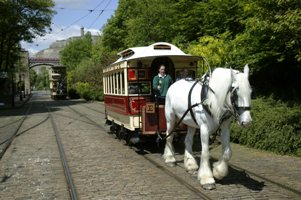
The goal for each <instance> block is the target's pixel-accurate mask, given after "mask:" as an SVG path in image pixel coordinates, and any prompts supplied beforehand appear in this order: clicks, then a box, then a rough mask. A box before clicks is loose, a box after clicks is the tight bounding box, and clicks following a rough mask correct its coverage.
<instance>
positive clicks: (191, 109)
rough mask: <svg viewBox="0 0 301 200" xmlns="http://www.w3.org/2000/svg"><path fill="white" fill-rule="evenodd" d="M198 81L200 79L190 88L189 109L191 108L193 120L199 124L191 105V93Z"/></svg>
mask: <svg viewBox="0 0 301 200" xmlns="http://www.w3.org/2000/svg"><path fill="white" fill-rule="evenodd" d="M198 82H199V81H196V82H195V83H194V84H193V85H192V87H191V88H190V90H189V93H188V109H189V112H190V115H191V117H192V119H193V121H194V122H195V123H196V124H198V123H197V121H196V119H195V116H194V113H193V110H192V108H193V107H192V106H191V94H192V90H193V88H194V87H195V86H196V84H197V83H198Z"/></svg>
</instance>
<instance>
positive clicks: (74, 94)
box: [68, 88, 80, 99]
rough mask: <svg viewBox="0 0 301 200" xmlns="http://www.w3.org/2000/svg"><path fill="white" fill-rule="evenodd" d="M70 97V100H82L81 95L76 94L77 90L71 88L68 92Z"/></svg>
mask: <svg viewBox="0 0 301 200" xmlns="http://www.w3.org/2000/svg"><path fill="white" fill-rule="evenodd" d="M68 96H69V98H70V99H79V98H80V96H79V94H78V93H77V92H76V90H75V89H74V88H71V89H69V90H68Z"/></svg>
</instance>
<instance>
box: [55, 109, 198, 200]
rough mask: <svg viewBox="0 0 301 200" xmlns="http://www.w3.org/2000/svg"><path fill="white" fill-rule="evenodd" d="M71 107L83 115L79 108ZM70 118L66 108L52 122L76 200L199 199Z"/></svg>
mask: <svg viewBox="0 0 301 200" xmlns="http://www.w3.org/2000/svg"><path fill="white" fill-rule="evenodd" d="M72 107H73V108H74V109H76V110H78V111H79V112H81V113H83V114H84V113H85V114H86V113H87V109H85V108H84V107H81V106H80V105H73V106H72ZM68 115H69V116H71V117H72V118H68V117H66V116H68ZM74 115H75V113H72V111H71V110H70V109H64V110H60V111H58V112H57V115H56V116H57V118H56V123H57V124H58V128H59V129H60V132H61V138H62V141H63V144H64V147H65V151H66V155H67V158H68V162H69V165H70V168H71V171H72V175H73V177H74V182H75V184H76V186H77V191H78V195H79V198H80V199H200V197H199V196H198V195H196V194H195V193H193V192H191V191H189V190H187V188H185V187H184V186H183V185H181V184H179V183H178V182H177V181H175V180H174V179H173V178H171V177H170V176H168V175H167V174H165V173H163V172H162V171H161V170H160V169H158V168H157V167H155V166H154V165H152V164H151V163H149V162H147V161H146V160H145V159H143V158H142V157H141V156H140V155H138V154H137V153H136V152H135V151H133V150H132V149H130V148H129V147H127V146H123V145H122V144H121V143H120V141H119V140H115V139H113V138H112V136H111V135H107V134H106V133H105V132H104V131H103V130H101V129H100V128H99V127H96V126H94V125H91V124H89V123H87V122H85V120H84V119H83V118H81V117H80V116H78V117H79V119H78V120H75V119H74V118H75V117H74ZM95 116H96V115H95ZM98 119H99V118H98ZM101 123H103V122H101Z"/></svg>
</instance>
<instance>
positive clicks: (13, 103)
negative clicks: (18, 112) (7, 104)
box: [11, 70, 15, 108]
mask: <svg viewBox="0 0 301 200" xmlns="http://www.w3.org/2000/svg"><path fill="white" fill-rule="evenodd" d="M13 71H14V70H12V75H11V76H12V77H11V80H12V81H11V82H12V83H11V86H12V90H11V93H12V95H11V106H12V108H14V107H15V84H14V72H13Z"/></svg>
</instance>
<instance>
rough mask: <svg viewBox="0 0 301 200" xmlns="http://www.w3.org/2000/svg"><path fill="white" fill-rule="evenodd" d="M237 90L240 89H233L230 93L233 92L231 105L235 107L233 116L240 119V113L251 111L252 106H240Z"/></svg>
mask: <svg viewBox="0 0 301 200" xmlns="http://www.w3.org/2000/svg"><path fill="white" fill-rule="evenodd" d="M237 89H238V87H231V89H230V92H231V94H230V95H231V96H230V99H231V105H232V107H233V115H234V117H235V118H238V116H239V113H242V112H244V111H247V110H251V107H250V106H238V95H237Z"/></svg>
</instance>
